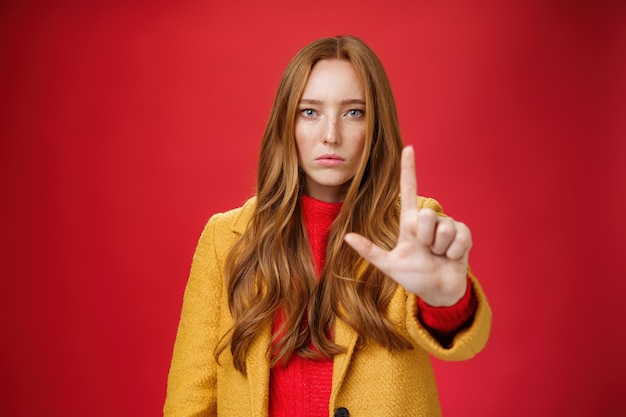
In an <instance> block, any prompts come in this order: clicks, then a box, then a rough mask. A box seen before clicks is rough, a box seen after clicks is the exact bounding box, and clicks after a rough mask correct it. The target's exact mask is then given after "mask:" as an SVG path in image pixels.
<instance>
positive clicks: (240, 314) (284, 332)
mask: <svg viewBox="0 0 626 417" xmlns="http://www.w3.org/2000/svg"><path fill="white" fill-rule="evenodd" d="M416 192H417V190H416V182H415V169H414V155H413V150H412V148H410V147H407V148H405V149H404V150H403V145H402V141H401V138H400V133H399V128H398V122H397V116H396V109H395V103H394V100H393V96H392V93H391V88H390V85H389V82H388V79H387V77H386V75H385V72H384V70H383V67H382V65H381V63H380V62H379V60H378V59H377V57H376V56H375V54H374V53H373V52H372V51H371V50H370V49H369V48H368V47H367V46H366V45H365V44H364V43H363V42H361V41H360V40H358V39H356V38H353V37H344V36H340V37H336V38H327V39H320V40H318V41H316V42H313V43H312V44H310V45H308V46H306V47H305V48H304V49H302V50H301V51H300V52H299V53H298V54H297V55H296V56H295V57H294V58H293V59H292V61H291V62H290V63H289V65H288V67H287V69H286V70H285V73H284V74H283V77H282V80H281V83H280V85H279V88H278V92H277V95H276V100H275V102H274V107H273V109H272V113H271V117H270V120H269V122H268V125H267V127H266V130H265V133H264V136H263V141H262V144H261V152H260V160H259V169H258V179H257V195H256V197H254V198H252V199H250V200H248V201H247V202H246V203H245V204H244V206H242V207H240V208H238V209H235V210H232V211H229V212H227V213H221V214H216V215H214V216H213V217H212V218H211V219H210V220H209V222H208V224H207V226H206V228H205V230H204V232H203V233H202V236H201V237H200V241H199V243H198V247H197V250H196V253H195V255H194V260H193V264H192V269H191V273H190V278H189V282H188V285H187V289H186V291H185V298H184V303H183V310H182V315H181V321H180V326H179V330H178V334H177V338H176V343H175V347H174V355H173V359H172V365H171V369H170V374H169V379H168V390H167V399H166V403H165V408H164V412H165V414H166V415H168V416H192V415H193V416H199V415H203V416H205V415H206V416H216V415H223V416H270V417H278V416H287V415H290V416H291V415H297V416H333V415H334V416H353V417H358V416H379V415H412V416H434V415H439V414H440V410H439V402H438V396H437V390H436V386H435V381H434V377H433V372H432V368H431V365H430V361H429V354H432V355H434V356H436V357H438V358H441V359H446V360H463V359H467V358H470V357H472V356H473V355H474V354H476V353H477V352H479V351H480V350H481V349H482V348H483V346H484V345H485V343H486V341H487V338H488V334H489V328H490V323H491V311H490V309H489V306H488V304H487V301H486V299H485V296H484V294H483V292H482V290H481V289H480V286H479V284H478V282H477V281H476V279H475V278H474V277H473V276H472V275H471V273H470V272H469V267H468V265H467V259H468V254H469V250H470V247H471V233H470V231H469V229H468V228H467V227H466V226H465V225H463V224H462V223H459V222H456V221H455V220H453V219H451V218H449V217H446V216H444V215H443V213H442V211H441V208H440V207H439V205H438V203H437V202H436V201H435V200H433V199H426V198H422V197H419V198H417V197H416ZM400 196H402V198H400ZM390 413H393V414H390Z"/></svg>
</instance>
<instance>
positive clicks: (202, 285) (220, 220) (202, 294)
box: [164, 197, 491, 417]
mask: <svg viewBox="0 0 626 417" xmlns="http://www.w3.org/2000/svg"><path fill="white" fill-rule="evenodd" d="M254 204H255V199H254V198H252V199H250V200H248V201H247V202H246V203H245V204H244V205H243V206H242V207H240V208H238V209H235V210H231V211H229V212H226V213H220V214H216V215H214V216H212V217H211V219H210V220H209V222H208V223H207V225H206V227H205V229H204V231H203V232H202V235H201V236H200V240H199V242H198V246H197V249H196V252H195V254H194V258H193V263H192V267H191V272H190V277H189V281H188V283H187V288H186V290H185V296H184V302H183V308H182V313H181V320H180V324H179V328H178V334H177V336H176V343H175V345H174V354H173V358H172V363H171V368H170V372H169V377H168V383H167V398H166V401H165V406H164V415H165V416H172V417H173V416H176V417H183V416H185V417H190V416H218V415H219V416H229V417H230V416H232V417H248V416H250V417H252V416H254V417H267V409H268V398H269V394H268V393H269V379H270V367H269V360H268V356H267V351H268V346H269V343H270V325H269V324H268V326H267V328H266V329H265V330H264V331H263V332H261V333H260V334H259V335H258V337H257V338H256V340H255V342H254V343H253V345H252V346H251V348H250V350H249V353H248V357H247V360H246V367H247V376H244V375H242V374H241V373H239V372H238V371H236V370H235V368H234V367H233V364H232V357H231V356H230V351H229V350H228V349H226V350H225V351H224V353H223V354H222V355H221V359H220V365H217V364H216V363H215V361H214V359H213V352H214V349H215V346H216V344H217V342H218V338H219V337H220V336H221V335H223V334H224V333H225V331H226V330H228V329H229V328H230V326H231V324H232V318H231V316H230V312H229V309H228V302H227V295H226V294H225V291H224V285H223V276H222V274H223V266H224V259H225V257H226V254H227V253H228V251H229V249H230V248H231V246H232V245H233V243H234V242H235V240H236V239H237V237H238V236H239V235H240V234H241V233H242V232H243V231H244V230H245V228H246V226H247V224H248V221H249V220H250V217H251V214H252V211H253V208H254ZM419 206H420V207H430V208H433V209H434V210H436V211H438V212H441V207H440V206H439V204H438V203H437V202H436V201H435V200H433V199H425V198H422V197H420V198H419ZM471 280H472V285H473V288H474V292H475V294H476V297H477V300H478V309H477V311H476V315H475V318H474V321H473V323H472V325H471V326H469V327H468V328H466V329H464V330H462V331H461V332H459V333H458V334H457V335H456V337H455V339H454V341H453V343H452V345H451V346H450V347H449V348H447V349H446V348H443V347H442V346H441V345H440V344H439V343H438V342H437V340H435V339H434V338H433V337H432V336H431V335H430V333H429V332H428V331H427V330H426V329H425V328H424V327H423V326H422V325H421V324H420V322H419V320H417V319H416V312H417V302H416V297H415V296H414V295H412V294H409V293H407V292H406V291H405V290H404V289H403V288H402V287H400V286H398V289H397V290H396V293H395V295H394V297H393V299H392V301H391V303H390V306H389V313H390V317H391V318H392V319H393V320H394V321H395V322H396V323H398V329H399V330H400V332H401V333H402V334H404V335H406V336H407V337H408V338H409V340H411V341H412V342H413V345H414V346H415V349H413V350H407V351H402V352H397V351H394V352H390V351H388V350H387V349H385V348H383V347H381V346H379V345H377V344H375V343H372V344H369V346H368V347H366V348H364V349H362V350H359V351H358V352H357V351H355V344H356V341H357V337H358V335H357V334H356V332H355V331H354V330H353V329H352V328H351V327H350V326H348V325H347V324H346V323H344V322H343V321H341V320H339V319H338V320H337V322H336V324H335V340H336V342H337V343H338V344H340V345H342V346H346V347H347V351H346V353H344V354H341V355H337V356H335V358H334V362H333V377H332V390H331V395H330V404H329V414H328V415H329V416H333V415H334V413H335V410H336V409H337V408H339V407H345V408H346V409H347V410H348V411H349V415H350V417H364V416H367V417H369V416H428V417H431V416H438V415H441V411H440V407H439V399H438V395H437V388H436V385H435V379H434V375H433V370H432V367H431V363H430V358H429V354H432V355H434V356H435V357H437V358H440V359H444V360H451V361H455V360H464V359H468V358H471V357H472V356H474V355H475V354H476V353H478V352H479V351H480V350H481V349H482V348H483V347H484V345H485V343H486V342H487V339H488V336H489V329H490V326H491V310H490V308H489V305H488V303H487V300H486V298H485V295H484V293H483V292H482V290H481V288H480V286H479V284H478V282H477V281H476V279H475V278H474V277H473V276H471ZM293 415H295V416H297V410H294V413H293Z"/></svg>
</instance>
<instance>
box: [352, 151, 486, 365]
mask: <svg viewBox="0 0 626 417" xmlns="http://www.w3.org/2000/svg"><path fill="white" fill-rule="evenodd" d="M414 159H415V158H414V154H413V150H412V148H411V147H407V148H405V149H404V150H403V152H402V164H401V177H400V189H401V193H402V194H401V211H400V229H399V234H398V242H397V244H396V247H395V248H393V249H392V250H391V251H386V250H384V249H382V248H380V247H378V246H376V245H375V244H373V243H372V242H371V241H370V240H368V239H367V238H365V237H363V236H360V235H358V234H356V233H348V234H347V235H346V236H345V238H344V239H345V241H346V242H347V243H348V244H349V245H350V246H352V247H353V248H354V250H356V251H357V252H358V253H359V254H360V255H361V256H362V257H363V258H365V259H367V260H368V261H369V262H370V263H372V264H373V265H375V266H376V267H377V268H378V269H380V270H381V271H383V272H384V273H385V274H387V275H388V276H389V277H391V278H392V279H393V280H395V281H396V282H397V283H398V284H399V285H401V286H402V287H403V288H404V289H405V291H406V292H407V297H408V303H407V305H408V306H409V311H408V312H407V314H408V317H410V318H412V320H409V325H408V330H409V333H410V334H411V336H412V337H413V338H414V339H415V340H416V342H417V343H418V344H420V345H421V346H422V347H423V348H424V349H426V350H427V351H429V352H431V353H433V354H435V355H437V356H440V357H442V358H448V359H450V360H455V359H456V360H459V359H465V358H468V357H471V356H473V355H474V354H475V353H477V352H478V351H479V350H480V349H482V347H483V346H484V345H485V343H486V340H487V338H488V335H489V328H490V323H491V311H490V309H489V305H488V304H487V302H486V299H485V297H484V294H483V293H482V290H480V287H479V286H478V282H477V281H476V280H475V279H474V278H473V277H472V276H471V274H469V267H468V258H469V251H470V248H471V246H472V238H471V232H470V230H469V228H468V227H467V226H466V225H465V224H463V223H461V222H458V221H455V220H454V219H452V218H450V217H446V216H444V215H443V211H442V210H441V207H440V206H439V204H438V203H437V202H436V201H435V200H433V199H419V203H417V202H416V201H417V198H416V196H417V183H416V180H415V160H414ZM468 274H469V276H470V280H469V281H468V279H467V277H468ZM469 285H471V286H472V289H471V290H472V292H473V294H475V295H476V300H477V305H478V306H477V310H476V314H475V316H474V320H473V321H472V324H471V325H470V326H469V327H467V328H465V329H464V330H461V331H459V333H458V334H457V335H456V337H455V338H454V339H453V340H452V341H450V344H449V348H447V349H446V348H444V347H443V346H442V345H441V344H439V343H438V342H437V341H436V340H435V339H434V338H433V336H432V334H431V333H430V332H429V331H428V329H426V328H425V327H424V326H423V324H421V323H420V322H419V320H418V319H417V317H418V316H417V314H418V306H417V304H418V302H417V300H418V298H419V299H421V300H423V301H424V302H425V303H427V304H428V305H430V306H433V307H450V306H453V305H455V304H456V303H457V302H459V300H461V299H462V298H463V297H464V295H465V294H467V291H468V286H469ZM411 323H412V324H411ZM476 331H477V332H478V333H476ZM464 335H469V336H468V337H469V338H467V339H463V340H462V341H461V340H460V339H459V337H464ZM424 339H426V341H425V340H424ZM446 344H447V343H446ZM464 346H465V347H467V348H464Z"/></svg>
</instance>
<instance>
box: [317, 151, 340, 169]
mask: <svg viewBox="0 0 626 417" xmlns="http://www.w3.org/2000/svg"><path fill="white" fill-rule="evenodd" d="M315 160H316V161H317V162H318V163H319V164H321V165H324V166H329V167H330V166H335V165H339V164H341V163H343V162H345V161H346V160H345V159H344V158H342V157H341V156H339V155H337V154H324V155H320V156H318V157H317V158H315Z"/></svg>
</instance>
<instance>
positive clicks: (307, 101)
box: [300, 98, 365, 105]
mask: <svg viewBox="0 0 626 417" xmlns="http://www.w3.org/2000/svg"><path fill="white" fill-rule="evenodd" d="M300 104H322V100H319V99H312V98H303V99H302V100H300ZM339 104H341V105H345V104H362V105H365V101H364V100H361V99H358V98H353V99H348V100H341V102H340V103H339Z"/></svg>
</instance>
